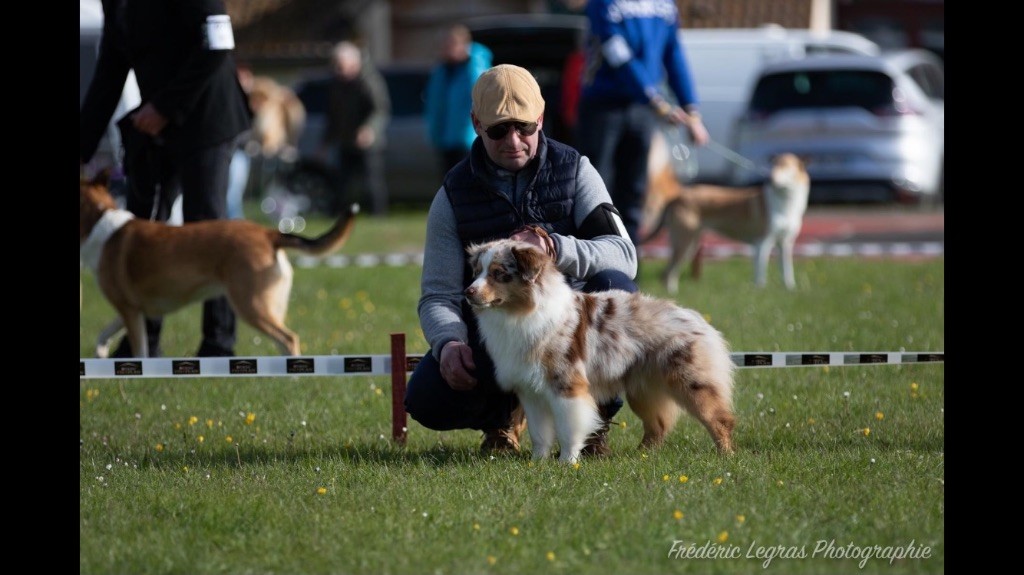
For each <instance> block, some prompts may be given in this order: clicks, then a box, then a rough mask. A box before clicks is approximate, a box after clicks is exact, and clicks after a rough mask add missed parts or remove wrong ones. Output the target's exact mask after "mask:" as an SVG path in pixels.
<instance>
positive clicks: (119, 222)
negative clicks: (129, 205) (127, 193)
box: [78, 210, 135, 272]
mask: <svg viewBox="0 0 1024 575" xmlns="http://www.w3.org/2000/svg"><path fill="white" fill-rule="evenodd" d="M134 218H135V214H133V213H131V212H129V211H128V210H107V211H105V212H103V215H102V216H101V217H100V219H99V221H98V222H96V225H95V226H93V228H92V231H91V232H89V237H87V238H85V241H84V242H82V245H81V247H80V248H79V252H78V258H79V261H81V262H82V265H84V266H85V267H87V268H89V269H90V270H92V271H93V272H95V271H96V269H97V268H98V267H99V265H100V254H102V253H103V246H104V245H105V244H106V243H107V240H108V239H110V236H112V235H114V232H116V231H117V230H119V229H121V226H123V225H125V224H127V223H128V222H130V221H131V220H133V219H134Z"/></svg>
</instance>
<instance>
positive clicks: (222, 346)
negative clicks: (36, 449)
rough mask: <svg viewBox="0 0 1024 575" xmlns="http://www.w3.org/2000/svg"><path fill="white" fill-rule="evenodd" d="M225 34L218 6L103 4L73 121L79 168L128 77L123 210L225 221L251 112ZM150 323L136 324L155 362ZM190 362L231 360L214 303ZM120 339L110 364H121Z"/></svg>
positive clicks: (198, 1) (156, 334)
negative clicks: (135, 92) (130, 104)
mask: <svg viewBox="0 0 1024 575" xmlns="http://www.w3.org/2000/svg"><path fill="white" fill-rule="evenodd" d="M234 48H235V41H234V33H233V30H232V28H231V19H230V17H229V16H228V14H227V12H226V11H225V8H224V2H223V1H222V0H103V33H102V37H101V40H100V48H99V57H98V59H97V62H96V71H95V74H94V75H93V78H92V82H91V83H90V84H89V88H88V91H87V92H86V95H85V99H84V100H83V102H82V109H81V111H80V114H79V130H78V134H79V162H80V166H82V167H83V168H84V166H85V165H86V164H87V163H88V162H89V160H90V159H91V158H92V156H93V154H95V153H96V148H97V146H98V145H99V141H100V138H101V137H102V135H103V133H104V131H105V130H106V128H107V125H108V124H109V123H110V120H111V117H112V116H113V114H114V111H115V109H116V107H117V104H118V100H119V99H120V97H121V91H122V89H123V88H124V85H125V80H126V78H127V77H128V73H129V71H134V73H135V78H136V80H137V82H138V85H139V93H140V96H141V100H142V103H141V105H140V106H139V107H137V108H135V109H134V110H132V111H130V112H128V114H126V115H125V116H124V117H123V118H121V119H120V120H119V121H118V126H119V128H120V130H121V139H122V145H123V147H124V153H125V158H124V167H125V172H126V174H127V178H128V193H127V196H128V197H127V209H128V211H130V212H131V213H132V214H134V215H135V216H136V217H142V218H150V219H155V220H158V221H166V220H167V218H168V217H169V216H170V212H171V207H172V206H173V204H174V201H175V199H177V197H178V196H179V195H180V196H181V197H182V215H183V219H184V221H185V222H195V221H200V220H208V219H221V218H225V217H226V216H227V205H226V204H227V186H228V177H229V176H228V172H229V165H230V163H231V156H232V154H233V153H234V151H235V147H236V141H237V139H238V138H239V137H240V135H241V134H243V132H245V131H246V130H248V129H249V127H250V125H251V122H252V112H251V110H250V109H249V105H248V103H247V101H246V97H245V92H244V91H243V90H242V87H241V85H240V84H239V81H238V75H237V72H236V70H237V67H236V64H235V60H234ZM161 325H162V322H161V320H160V319H149V318H147V320H146V332H147V337H148V340H149V350H150V355H151V356H153V357H157V356H159V355H160V345H159V342H160V328H161ZM202 334H203V338H202V342H201V343H200V346H199V350H198V351H197V352H196V355H197V356H232V355H234V354H235V351H234V346H235V340H236V320H235V313H234V311H233V310H232V309H231V306H230V304H228V300H227V298H226V297H224V296H220V297H216V298H212V299H208V300H206V301H204V302H203V319H202ZM130 355H131V346H130V345H129V342H128V341H127V338H123V339H122V340H121V342H120V344H119V345H118V347H117V348H116V350H115V351H114V353H113V354H112V357H129V356H130Z"/></svg>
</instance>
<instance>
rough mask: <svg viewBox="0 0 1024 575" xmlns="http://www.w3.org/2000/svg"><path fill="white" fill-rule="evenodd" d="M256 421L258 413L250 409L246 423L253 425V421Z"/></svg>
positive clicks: (246, 416)
mask: <svg viewBox="0 0 1024 575" xmlns="http://www.w3.org/2000/svg"><path fill="white" fill-rule="evenodd" d="M254 421H256V414H255V413H253V412H251V411H250V412H249V413H247V414H246V415H245V424H246V425H252V422H254Z"/></svg>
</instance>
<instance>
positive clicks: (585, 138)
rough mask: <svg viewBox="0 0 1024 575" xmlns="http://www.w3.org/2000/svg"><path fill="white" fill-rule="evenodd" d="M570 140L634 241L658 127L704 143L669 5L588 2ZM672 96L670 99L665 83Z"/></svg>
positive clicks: (667, 1)
mask: <svg viewBox="0 0 1024 575" xmlns="http://www.w3.org/2000/svg"><path fill="white" fill-rule="evenodd" d="M586 14H587V20H588V21H589V24H590V30H589V33H588V36H587V43H586V63H585V65H584V69H583V77H582V79H581V84H582V93H581V94H580V101H579V112H578V117H577V124H576V125H577V128H576V130H577V131H576V142H577V145H578V146H579V150H580V152H581V153H582V154H583V155H585V156H587V157H588V158H590V161H591V162H593V164H594V167H596V168H597V170H598V172H600V174H601V177H602V178H603V179H604V181H605V184H606V185H607V186H608V189H609V191H610V192H611V196H612V201H613V203H614V204H615V207H616V208H618V210H619V212H620V213H621V214H622V220H623V222H624V223H625V225H626V231H627V232H628V233H629V236H630V238H631V239H632V240H633V243H634V244H636V243H637V242H638V241H639V239H640V238H639V232H640V230H639V227H640V221H641V218H642V214H643V205H644V198H645V195H646V193H647V180H648V178H647V155H648V152H649V151H650V147H651V137H652V135H653V133H654V130H655V129H656V128H657V125H658V123H659V122H668V123H670V124H672V125H677V126H678V125H682V126H685V127H686V128H687V130H688V131H689V134H690V138H691V140H692V141H693V143H694V144H696V145H698V146H703V145H704V144H706V143H707V142H708V139H709V137H708V132H707V129H706V128H705V127H704V124H703V123H702V122H701V118H700V112H699V111H698V103H699V102H698V99H697V92H696V90H695V88H694V85H693V79H692V77H691V74H690V69H689V66H688V63H687V60H686V54H685V52H684V50H683V46H682V44H681V43H680V42H679V34H678V31H679V27H680V20H679V12H678V10H677V8H676V4H675V2H674V1H673V0H591V1H590V2H588V3H587V7H586ZM665 84H667V86H668V88H669V89H670V90H671V92H672V93H673V94H674V95H675V101H674V102H673V101H671V100H670V98H667V97H666V94H665V93H664V85H665Z"/></svg>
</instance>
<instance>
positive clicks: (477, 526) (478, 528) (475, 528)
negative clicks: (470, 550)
mask: <svg viewBox="0 0 1024 575" xmlns="http://www.w3.org/2000/svg"><path fill="white" fill-rule="evenodd" d="M473 531H480V524H479V523H474V524H473Z"/></svg>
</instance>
